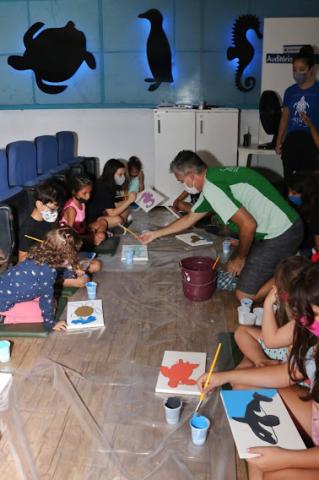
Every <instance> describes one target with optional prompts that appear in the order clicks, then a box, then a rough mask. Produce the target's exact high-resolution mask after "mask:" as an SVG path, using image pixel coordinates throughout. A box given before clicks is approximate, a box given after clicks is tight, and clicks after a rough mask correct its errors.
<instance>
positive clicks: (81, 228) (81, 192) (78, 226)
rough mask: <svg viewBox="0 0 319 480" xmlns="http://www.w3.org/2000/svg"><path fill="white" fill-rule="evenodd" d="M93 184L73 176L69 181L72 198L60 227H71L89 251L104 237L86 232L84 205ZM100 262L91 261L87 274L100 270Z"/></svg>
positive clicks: (84, 178)
mask: <svg viewBox="0 0 319 480" xmlns="http://www.w3.org/2000/svg"><path fill="white" fill-rule="evenodd" d="M92 187H93V182H92V180H91V179H90V178H88V177H83V176H81V175H75V176H74V177H72V179H71V181H70V190H71V194H72V197H71V198H70V199H69V200H68V201H67V202H66V203H65V205H64V207H63V210H62V214H61V220H60V224H61V225H68V226H69V227H72V228H73V229H74V230H75V231H76V233H77V234H78V235H79V236H80V237H81V239H82V241H83V242H84V248H85V249H86V250H90V249H91V248H92V245H100V244H101V243H102V242H103V241H104V240H105V237H106V234H105V233H104V232H90V233H88V232H87V228H86V221H85V219H86V218H85V217H86V215H85V212H86V203H87V202H88V201H89V199H90V196H91V192H92ZM101 267H102V263H101V261H100V260H96V259H95V260H92V261H91V262H90V265H89V267H88V272H89V273H94V272H98V271H100V270H101Z"/></svg>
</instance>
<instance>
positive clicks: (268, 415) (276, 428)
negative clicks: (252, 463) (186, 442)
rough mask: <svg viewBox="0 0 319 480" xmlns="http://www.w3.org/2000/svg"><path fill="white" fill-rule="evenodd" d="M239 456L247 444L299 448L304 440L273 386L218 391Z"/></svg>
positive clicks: (243, 455) (252, 455) (303, 445)
mask: <svg viewBox="0 0 319 480" xmlns="http://www.w3.org/2000/svg"><path fill="white" fill-rule="evenodd" d="M220 396H221V398H222V401H223V404H224V408H225V411H226V415H227V418H228V421H229V425H230V428H231V431H232V434H233V437H234V441H235V444H236V448H237V451H238V455H239V457H240V458H252V457H255V456H256V455H255V454H253V453H249V452H247V449H248V448H250V447H271V446H276V447H281V448H288V449H292V450H302V449H304V448H306V447H305V444H304V442H303V440H302V438H301V436H300V434H299V432H298V430H297V428H296V427H295V425H294V423H293V421H292V419H291V418H290V416H289V413H288V410H287V409H286V407H285V405H284V403H283V401H282V399H281V397H280V395H279V393H278V391H277V390H276V389H262V390H222V391H221V392H220Z"/></svg>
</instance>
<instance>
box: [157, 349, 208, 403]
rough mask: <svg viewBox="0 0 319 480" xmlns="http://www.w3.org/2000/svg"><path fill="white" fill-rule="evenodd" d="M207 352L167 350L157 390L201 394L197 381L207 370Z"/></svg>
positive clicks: (160, 391)
mask: <svg viewBox="0 0 319 480" xmlns="http://www.w3.org/2000/svg"><path fill="white" fill-rule="evenodd" d="M205 366H206V353H201V352H174V351H170V350H166V351H165V353H164V357H163V360H162V365H161V367H160V372H159V375H158V379H157V383H156V387H155V392H157V393H169V394H174V395H175V394H180V395H198V396H199V395H200V391H199V390H198V387H197V384H196V381H197V379H198V378H199V377H200V376H201V375H202V374H203V373H204V372H205Z"/></svg>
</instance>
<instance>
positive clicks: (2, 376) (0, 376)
mask: <svg viewBox="0 0 319 480" xmlns="http://www.w3.org/2000/svg"><path fill="white" fill-rule="evenodd" d="M11 380H12V374H11V373H3V372H0V394H1V393H2V392H3V391H4V390H5V389H6V388H7V387H8V385H9V384H10V383H11Z"/></svg>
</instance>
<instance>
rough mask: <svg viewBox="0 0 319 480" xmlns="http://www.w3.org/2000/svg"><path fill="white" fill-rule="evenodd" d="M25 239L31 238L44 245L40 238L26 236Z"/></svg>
mask: <svg viewBox="0 0 319 480" xmlns="http://www.w3.org/2000/svg"><path fill="white" fill-rule="evenodd" d="M25 238H29V239H30V240H34V241H36V242H39V243H43V240H40V238H36V237H31V235H25Z"/></svg>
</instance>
